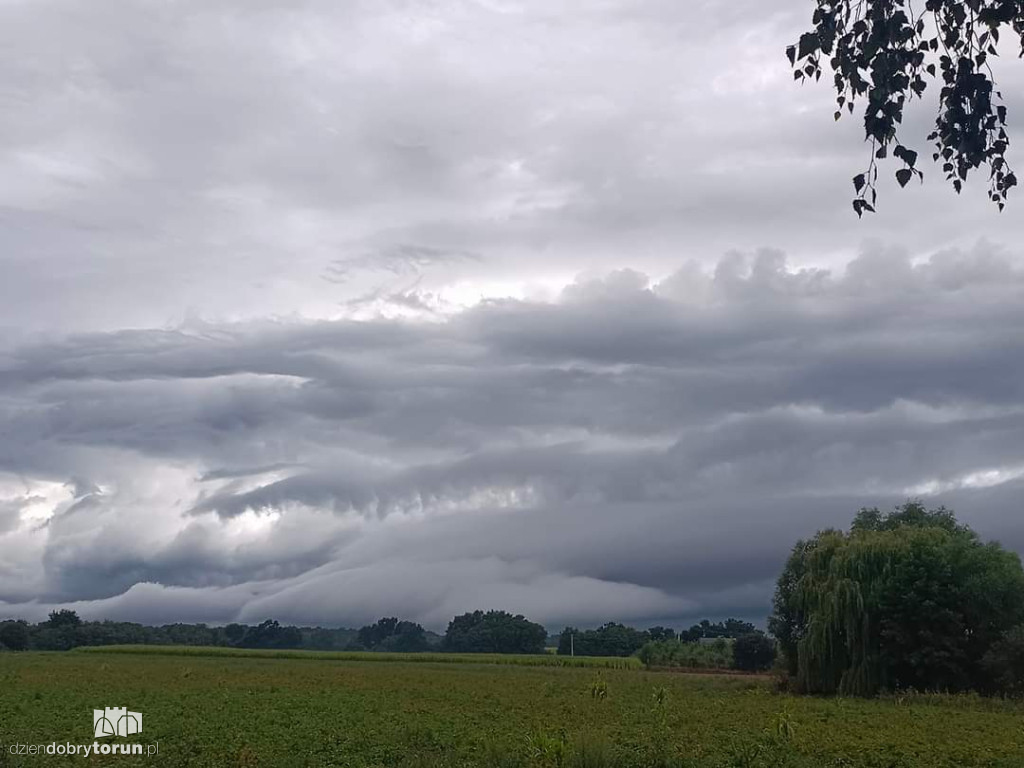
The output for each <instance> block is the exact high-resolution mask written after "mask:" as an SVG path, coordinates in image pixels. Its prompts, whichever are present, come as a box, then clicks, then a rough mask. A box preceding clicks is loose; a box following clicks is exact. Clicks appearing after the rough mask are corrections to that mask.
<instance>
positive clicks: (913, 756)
mask: <svg viewBox="0 0 1024 768" xmlns="http://www.w3.org/2000/svg"><path fill="white" fill-rule="evenodd" d="M123 650H124V649H119V651H122V652H113V653H111V652H102V651H99V650H95V649H94V650H91V651H88V652H84V651H78V652H70V653H17V654H15V653H7V654H3V655H0V741H2V743H3V745H4V753H3V757H0V766H7V765H11V766H22V765H24V766H51V765H83V766H84V765H162V766H283V767H291V766H328V765H330V766H352V767H353V768H358V767H359V766H409V767H410V768H411V767H412V766H420V767H423V768H427V767H428V766H502V767H503V768H512V767H513V766H580V767H581V768H582V767H584V766H638V767H639V766H670V765H671V766H712V767H714V766H721V767H723V768H724V767H725V766H748V767H753V766H765V767H766V768H767V767H769V766H780V767H781V766H801V767H803V766H806V767H807V768H811V767H812V766H813V767H814V768H817V767H818V766H836V767H837V768H838V767H839V766H865V767H870V768H911V767H914V766H922V767H924V766H927V767H928V768H932V767H933V766H945V767H948V768H954V767H955V768H961V767H962V766H1000V767H1001V768H1010V767H1011V766H1013V767H1017V766H1024V705H1022V704H1019V703H1011V702H1005V701H993V700H988V701H986V700H983V699H978V698H974V697H940V696H909V697H903V698H888V699H879V700H871V701H868V700H854V699H815V698H799V697H792V696H784V695H779V694H776V693H773V692H772V686H771V683H770V682H769V681H767V680H764V679H754V678H744V677H737V676H732V677H727V676H700V675H685V674H679V673H672V672H647V671H644V670H640V669H616V668H607V669H600V668H585V667H558V666H525V665H521V664H493V663H481V659H479V658H476V659H470V660H467V659H465V658H463V657H459V659H458V661H459V663H451V662H450V661H449V662H441V661H439V659H437V658H430V659H424V660H417V661H415V662H410V661H407V660H396V661H391V662H390V663H367V662H366V661H363V660H350V659H347V658H345V659H337V658H331V655H330V654H326V655H323V654H314V655H313V656H310V655H309V654H300V653H292V654H288V657H286V658H274V657H273V655H271V657H269V658H265V657H262V656H265V654H260V656H261V657H251V656H242V657H238V656H236V655H234V654H231V653H229V652H223V651H219V652H213V655H210V654H211V652H210V651H208V650H204V651H200V652H197V651H189V652H182V651H181V649H175V652H174V653H171V654H168V653H161V652H154V651H153V650H152V649H147V651H146V652H142V653H125V652H123ZM484 661H486V659H485V660H484ZM113 706H127V707H128V709H129V710H135V711H138V712H141V713H143V715H144V718H145V719H144V732H143V733H142V734H140V735H137V736H131V737H129V738H128V739H115V741H116V742H118V743H125V742H139V743H143V744H146V745H149V744H154V743H155V744H159V755H158V756H157V757H155V758H147V757H131V756H121V755H119V756H117V757H102V756H97V757H89V758H86V757H77V758H61V757H50V756H45V755H44V756H35V757H33V756H21V755H17V754H15V755H12V754H10V746H11V745H16V744H24V743H28V744H48V743H50V742H54V741H56V742H59V743H64V742H71V743H72V744H86V743H92V742H93V741H94V739H93V736H92V710H93V709H94V708H102V707H113ZM108 741H109V739H108Z"/></svg>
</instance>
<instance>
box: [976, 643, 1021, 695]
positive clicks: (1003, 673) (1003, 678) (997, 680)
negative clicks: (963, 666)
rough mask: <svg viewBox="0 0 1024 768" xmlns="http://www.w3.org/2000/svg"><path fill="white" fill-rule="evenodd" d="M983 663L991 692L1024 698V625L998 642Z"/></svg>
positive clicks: (986, 654) (990, 649)
mask: <svg viewBox="0 0 1024 768" xmlns="http://www.w3.org/2000/svg"><path fill="white" fill-rule="evenodd" d="M981 663H982V667H983V668H984V670H985V675H986V678H987V680H986V683H987V687H988V690H989V691H991V692H994V693H1002V694H1005V695H1007V696H1017V697H1024V625H1019V626H1016V627H1014V628H1013V629H1010V630H1009V631H1007V632H1006V633H1005V634H1004V635H1003V636H1002V637H1000V638H999V639H998V640H996V641H995V642H994V643H993V644H992V647H991V648H989V649H988V651H987V652H986V653H985V656H984V657H983V658H982V660H981Z"/></svg>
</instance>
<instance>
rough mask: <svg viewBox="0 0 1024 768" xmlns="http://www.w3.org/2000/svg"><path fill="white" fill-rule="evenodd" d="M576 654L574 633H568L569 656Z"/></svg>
mask: <svg viewBox="0 0 1024 768" xmlns="http://www.w3.org/2000/svg"><path fill="white" fill-rule="evenodd" d="M575 655H576V633H575V632H570V633H569V656H575Z"/></svg>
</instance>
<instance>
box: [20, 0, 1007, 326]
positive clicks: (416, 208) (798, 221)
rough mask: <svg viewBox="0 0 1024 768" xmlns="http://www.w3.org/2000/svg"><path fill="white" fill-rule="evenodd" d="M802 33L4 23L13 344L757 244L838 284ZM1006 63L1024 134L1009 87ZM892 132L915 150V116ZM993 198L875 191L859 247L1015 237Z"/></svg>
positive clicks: (770, 7)
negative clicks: (829, 274) (416, 284)
mask: <svg viewBox="0 0 1024 768" xmlns="http://www.w3.org/2000/svg"><path fill="white" fill-rule="evenodd" d="M809 14H810V4H809V3H807V2H806V0H787V1H786V2H785V3H781V4H780V3H768V4H766V3H762V2H757V3H755V2H747V1H744V2H738V3H737V2H733V3H729V4H723V3H709V2H702V3H695V2H688V3H681V4H680V3H677V4H672V3H666V2H662V1H661V0H640V2H636V1H635V0H613V1H612V2H602V3H598V4H595V3H592V2H585V1H583V0H560V1H558V2H552V0H544V1H543V2H539V1H538V2H507V3H506V2H502V3H494V2H482V1H479V0H452V2H446V3H438V2H431V1H430V0H422V1H421V2H390V1H383V2H346V3H333V2H327V1H326V0H305V1H304V2H300V3H293V2H269V1H268V2H258V3H237V2H230V0H204V2H198V0H188V2H180V3H174V4H172V5H161V4H148V3H132V2H129V3H125V4H119V5H118V6H117V7H115V6H113V5H106V4H100V5H90V6H88V7H86V6H84V5H82V4H81V3H77V2H74V0H42V1H41V2H33V3H23V2H13V3H4V4H3V5H2V7H0V51H2V53H0V57H2V58H0V63H2V66H0V94H2V98H3V100H4V102H3V103H4V106H5V107H6V109H5V114H6V115H7V117H8V119H7V120H5V121H4V125H3V127H2V128H0V215H2V217H3V218H2V221H3V226H2V228H0V269H2V270H3V272H4V274H5V275H13V278H12V279H6V280H4V281H2V282H0V328H4V327H6V328H7V329H9V330H11V331H15V330H18V331H24V330H33V331H37V330H48V329H49V330H52V329H53V328H54V327H58V328H61V327H66V326H71V327H75V328H79V329H97V330H115V329H120V328H125V327H153V326H161V325H165V324H167V325H171V326H175V325H177V324H178V323H180V322H181V321H182V320H183V319H184V318H188V317H190V316H194V315H198V316H203V317H218V318H223V319H225V320H232V319H238V318H258V317H265V316H268V315H289V314H292V313H300V314H302V315H304V316H310V317H324V316H330V315H331V313H336V311H337V309H338V305H339V303H344V302H350V301H353V300H356V299H360V298H365V297H367V296H374V295H376V294H375V291H377V290H379V289H380V288H381V282H382V275H381V272H382V271H383V272H388V271H390V272H391V273H395V271H396V270H397V273H398V274H399V275H400V276H402V277H403V280H404V278H405V277H406V275H407V273H408V274H418V275H420V276H422V277H423V279H424V280H425V281H426V287H428V288H431V289H435V290H439V289H441V288H443V287H444V286H445V285H447V284H449V283H450V282H451V281H453V280H456V281H457V280H466V279H475V280H487V279H497V280H506V281H507V280H519V279H521V276H522V275H523V274H524V273H526V274H529V275H531V276H533V275H536V276H538V277H545V275H546V273H548V272H555V273H557V274H558V275H559V276H564V275H565V274H566V273H568V274H570V275H571V274H574V273H575V272H576V271H578V270H581V269H587V268H595V269H598V270H607V269H610V268H620V267H622V266H624V264H623V254H629V256H628V259H629V262H630V264H631V265H632V266H633V267H635V268H638V269H641V270H644V271H647V272H649V273H651V274H659V275H662V274H666V273H667V272H669V271H670V270H671V269H672V268H673V267H674V266H675V265H676V264H677V263H678V262H679V260H680V259H682V258H699V259H709V258H712V259H713V258H715V257H717V255H718V254H719V253H721V252H722V251H724V250H726V249H728V248H733V247H738V248H748V249H749V248H755V247H758V246H760V245H762V244H764V243H775V244H777V245H779V246H782V247H784V248H786V249H787V251H788V252H790V253H791V254H793V255H794V257H795V258H796V259H797V260H798V261H800V262H801V263H807V262H812V261H816V260H821V259H825V260H831V261H835V262H836V263H840V262H841V261H842V260H843V259H845V258H847V257H848V256H849V255H850V254H851V252H852V251H853V249H855V248H856V246H857V244H858V243H859V242H860V241H861V239H862V238H863V237H864V235H865V229H866V227H865V226H864V225H862V224H860V223H858V222H857V221H856V220H855V218H854V217H853V216H852V214H851V211H850V208H849V201H848V198H849V195H850V183H849V179H850V177H851V176H852V175H853V174H854V173H856V172H857V171H859V170H860V167H861V165H862V164H863V163H864V161H865V160H866V152H865V149H864V147H863V146H862V144H861V141H860V139H861V136H860V135H859V131H858V128H857V125H856V122H855V121H854V120H852V119H851V120H849V121H844V122H842V123H840V124H839V125H834V124H833V122H832V119H831V114H832V101H831V95H830V93H829V91H828V89H827V87H826V86H825V84H820V87H815V88H810V87H808V88H798V87H797V86H796V85H795V84H794V83H793V82H792V78H791V76H790V74H789V72H788V70H787V67H786V62H785V58H784V56H783V49H784V47H785V45H786V44H787V43H789V42H791V41H792V40H793V39H794V38H795V37H796V35H797V34H798V33H799V32H800V31H801V30H802V29H803V28H804V27H805V26H806V24H807V22H808V17H809ZM1000 64H1001V66H1000V68H999V71H1000V75H1001V81H1000V82H1001V84H1002V86H1003V91H1004V92H1005V93H1007V94H1008V95H1009V97H1010V103H1009V106H1010V113H1011V115H1012V114H1019V113H1022V112H1024V110H1022V109H1021V106H1022V105H1021V103H1020V100H1019V94H1020V93H1022V92H1024V90H1022V89H1021V88H1020V85H1021V83H1024V71H1022V70H1021V69H1020V67H1015V66H1014V62H1013V61H1010V60H1007V61H1006V62H1000ZM907 119H908V127H907V133H908V141H910V140H911V135H912V136H913V141H914V144H915V146H918V148H919V149H921V150H922V152H923V151H924V150H925V146H924V144H923V136H924V135H925V134H926V133H927V121H928V120H929V119H931V104H930V103H929V104H927V105H925V104H922V105H919V108H918V105H915V107H914V108H913V109H912V110H910V113H909V114H908V118H907ZM1014 125H1016V123H1014ZM1015 136H1016V134H1015ZM1015 146H1016V143H1015ZM924 156H925V155H924V154H922V157H924ZM983 186H984V185H983V184H982V185H981V187H976V186H974V185H971V186H970V189H969V190H968V193H967V194H965V195H964V196H963V197H962V198H961V199H959V200H957V201H956V203H955V204H954V203H953V200H954V199H956V198H955V197H954V195H953V194H952V192H951V191H950V190H948V189H946V188H945V186H944V185H943V184H942V183H941V182H940V180H939V178H938V174H937V173H929V181H928V184H927V185H925V186H921V187H919V186H917V185H915V186H914V187H913V188H911V189H909V190H906V191H905V192H904V193H903V194H897V193H896V190H895V184H894V183H892V181H891V179H890V181H889V184H888V186H887V187H885V188H884V195H885V197H884V203H885V205H884V207H883V208H882V211H881V213H880V214H879V215H878V216H877V217H875V218H874V219H872V222H871V229H870V233H871V234H873V235H875V236H880V237H885V238H887V239H898V240H901V241H903V242H906V243H908V245H909V246H910V247H911V249H912V251H913V252H914V253H916V254H923V253H927V252H928V251H930V250H934V249H936V248H939V247H945V246H949V245H954V244H961V245H963V244H965V243H970V242H971V241H973V240H974V239H975V238H976V236H977V233H978V232H979V231H986V232H989V233H991V235H992V236H993V238H994V239H996V240H999V241H1002V242H1019V241H1020V237H1021V235H1022V234H1024V231H1022V229H1021V226H1022V225H1021V221H1024V219H1022V218H1021V217H1019V216H1012V215H1006V216H1002V217H999V216H996V215H995V213H994V212H993V211H992V210H990V208H991V206H989V205H988V203H987V202H986V201H985V200H984V194H983V189H982V187H983ZM936 210H941V211H942V212H943V213H942V215H941V216H934V215H932V212H933V211H936ZM439 254H440V255H443V254H449V256H450V255H451V254H460V255H461V257H460V258H456V259H451V258H450V257H449V258H445V259H441V260H440V261H439V260H438V259H436V258H435V257H436V256H437V255H439ZM837 254H838V255H837ZM425 255H426V256H427V260H426V262H425V261H424V256H425ZM339 263H340V264H342V265H344V266H343V267H342V272H343V274H344V278H345V279H344V281H343V283H342V284H339V282H338V280H337V278H338V277H339V275H338V265H339ZM426 263H429V265H430V268H429V269H427V268H425V264H426ZM383 277H387V275H384V276H383ZM324 278H326V279H324ZM383 282H384V283H388V280H384V281H383ZM402 285H405V283H404V282H403V283H402Z"/></svg>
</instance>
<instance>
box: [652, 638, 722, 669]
mask: <svg viewBox="0 0 1024 768" xmlns="http://www.w3.org/2000/svg"><path fill="white" fill-rule="evenodd" d="M637 656H639V657H640V661H642V662H643V663H644V664H645V665H646V666H648V667H675V668H679V669H729V668H730V667H732V664H733V661H732V642H731V641H729V640H725V639H719V640H716V641H715V642H714V643H708V644H704V643H686V642H682V641H679V640H664V641H662V642H659V643H647V644H646V645H644V647H643V648H641V649H640V650H639V652H638V653H637Z"/></svg>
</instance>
